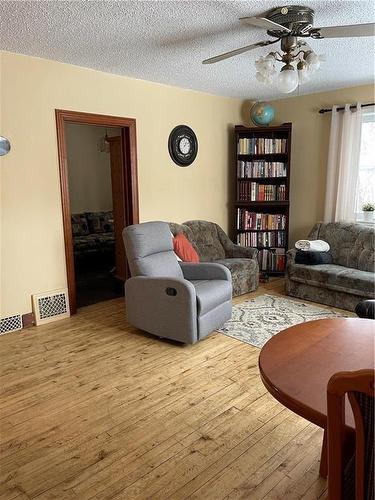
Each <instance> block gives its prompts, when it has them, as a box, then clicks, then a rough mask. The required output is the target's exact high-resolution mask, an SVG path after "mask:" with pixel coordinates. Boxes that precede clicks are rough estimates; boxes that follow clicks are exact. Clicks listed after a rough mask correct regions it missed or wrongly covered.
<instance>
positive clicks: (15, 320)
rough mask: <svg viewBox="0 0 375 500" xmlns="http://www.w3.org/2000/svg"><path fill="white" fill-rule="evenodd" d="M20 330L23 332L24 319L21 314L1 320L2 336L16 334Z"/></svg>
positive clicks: (0, 332)
mask: <svg viewBox="0 0 375 500" xmlns="http://www.w3.org/2000/svg"><path fill="white" fill-rule="evenodd" d="M18 330H22V317H21V315H20V314H16V315H14V316H8V317H7V318H1V320H0V335H2V334H3V333H9V332H16V331H18Z"/></svg>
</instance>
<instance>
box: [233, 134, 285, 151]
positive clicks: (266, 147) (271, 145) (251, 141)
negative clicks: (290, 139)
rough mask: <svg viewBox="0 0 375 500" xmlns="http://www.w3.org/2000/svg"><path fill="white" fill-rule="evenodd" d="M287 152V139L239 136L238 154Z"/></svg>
mask: <svg viewBox="0 0 375 500" xmlns="http://www.w3.org/2000/svg"><path fill="white" fill-rule="evenodd" d="M286 152H287V139H272V138H265V137H256V138H255V137H253V138H247V137H244V138H241V139H239V141H238V145H237V154H239V155H262V154H275V153H276V154H277V153H286Z"/></svg>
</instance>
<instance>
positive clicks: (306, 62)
mask: <svg viewBox="0 0 375 500" xmlns="http://www.w3.org/2000/svg"><path fill="white" fill-rule="evenodd" d="M240 21H241V22H242V23H244V24H249V25H250V26H257V27H258V28H264V29H265V30H267V34H268V35H269V36H271V37H273V38H274V40H265V41H262V42H257V43H253V44H251V45H247V46H245V47H241V48H239V49H236V50H231V51H230V52H225V53H224V54H220V55H218V56H215V57H211V58H209V59H205V60H204V61H203V64H213V63H216V62H219V61H223V60H224V59H228V58H229V57H234V56H237V55H239V54H243V53H244V52H248V51H249V50H253V49H256V48H258V47H265V46H267V45H272V44H274V43H277V42H279V41H280V48H281V53H280V52H270V53H269V54H268V55H267V56H266V57H261V58H260V59H258V60H257V61H256V62H255V67H256V69H257V73H256V78H257V80H259V81H261V82H262V83H266V84H271V83H273V81H274V79H275V77H276V75H277V71H276V62H281V63H284V65H283V67H282V68H281V70H280V73H279V74H278V76H277V80H276V83H277V86H278V88H279V90H280V91H281V92H284V93H289V92H293V90H295V89H296V88H297V86H298V84H303V83H305V82H306V81H308V80H309V79H310V76H311V74H312V73H313V72H314V71H316V70H317V69H318V68H319V66H320V63H321V62H322V61H324V57H323V56H319V55H318V54H316V53H315V52H314V51H313V50H312V48H311V47H310V46H309V45H308V43H307V42H306V41H305V39H306V38H313V39H323V38H346V37H351V38H352V37H362V36H375V23H366V24H352V25H348V26H326V27H323V28H315V27H314V25H313V22H314V11H313V9H310V8H309V7H303V6H299V5H290V6H285V7H277V8H275V9H272V10H269V11H268V12H266V13H265V14H263V15H261V16H259V17H242V18H240ZM293 63H296V67H297V71H296V70H295V68H294V66H293Z"/></svg>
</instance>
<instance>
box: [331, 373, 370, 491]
mask: <svg viewBox="0 0 375 500" xmlns="http://www.w3.org/2000/svg"><path fill="white" fill-rule="evenodd" d="M374 378H375V370H371V369H364V370H358V371H353V372H339V373H336V374H335V375H333V376H332V377H331V379H330V380H329V382H328V387H327V422H328V423H327V429H328V434H327V441H328V497H329V499H330V500H340V499H341V498H342V496H343V486H344V485H343V477H344V469H345V465H346V463H347V459H348V455H349V456H351V455H352V453H349V454H348V453H347V448H348V444H347V440H346V439H345V433H344V426H345V395H346V394H347V395H348V399H349V402H350V404H351V406H352V410H353V415H354V421H355V433H356V439H355V498H356V500H361V499H363V498H364V486H365V480H366V478H365V447H366V442H365V434H364V423H363V418H362V412H361V409H360V407H359V404H358V400H357V398H356V397H355V396H354V392H362V393H364V394H367V395H368V396H370V397H372V398H373V397H374Z"/></svg>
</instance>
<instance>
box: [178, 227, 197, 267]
mask: <svg viewBox="0 0 375 500" xmlns="http://www.w3.org/2000/svg"><path fill="white" fill-rule="evenodd" d="M173 250H174V252H175V253H176V254H177V255H178V256H179V257H180V258H181V260H182V261H183V262H195V263H197V262H199V256H198V254H197V252H196V251H195V250H194V248H193V245H192V244H191V243H190V241H189V240H188V239H187V238H186V236H185V235H184V234H183V233H179V234H176V236H175V237H174V238H173Z"/></svg>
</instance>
